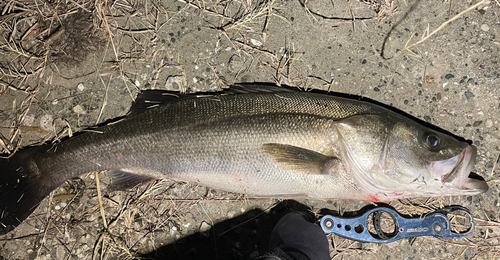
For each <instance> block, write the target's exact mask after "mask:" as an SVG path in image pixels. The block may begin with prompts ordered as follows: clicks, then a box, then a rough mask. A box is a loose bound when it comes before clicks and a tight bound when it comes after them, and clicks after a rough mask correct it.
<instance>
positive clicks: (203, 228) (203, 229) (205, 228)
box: [200, 221, 212, 237]
mask: <svg viewBox="0 0 500 260" xmlns="http://www.w3.org/2000/svg"><path fill="white" fill-rule="evenodd" d="M210 228H212V227H211V226H210V224H208V223H207V222H205V221H203V222H201V225H200V234H201V235H202V236H205V237H208V236H210V232H209V231H210Z"/></svg>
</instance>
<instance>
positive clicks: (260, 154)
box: [0, 84, 488, 234]
mask: <svg viewBox="0 0 500 260" xmlns="http://www.w3.org/2000/svg"><path fill="white" fill-rule="evenodd" d="M476 154H477V148H476V147H474V146H472V145H470V144H469V143H467V142H466V141H464V140H462V139H460V138H457V137H455V136H453V135H451V134H449V133H447V132H446V131H444V130H440V129H437V130H436V129H435V128H434V127H432V126H426V125H425V124H424V123H423V122H422V121H419V120H418V119H416V118H412V117H411V116H409V115H407V114H404V113H403V112H401V111H398V110H395V109H391V108H390V107H387V106H384V105H382V104H379V103H376V102H374V101H370V100H359V98H350V97H345V96H339V95H332V94H329V93H326V92H321V91H301V90H298V89H292V88H284V87H277V86H267V85H258V84H257V85H247V86H234V87H231V88H229V89H228V90H224V91H221V92H216V93H208V94H204V95H200V94H180V93H172V92H158V91H145V92H143V93H142V94H140V95H139V96H138V98H137V100H136V103H135V105H133V106H132V108H131V112H130V114H129V115H127V116H126V117H125V118H123V119H121V120H117V121H116V122H113V123H109V124H106V125H104V126H101V127H99V128H97V129H95V130H93V131H87V132H83V133H80V134H77V135H75V136H73V137H71V138H68V139H66V140H64V141H62V142H59V143H55V144H45V145H41V146H36V147H28V148H24V149H20V150H19V151H17V152H16V153H15V154H14V155H13V156H11V157H9V158H7V159H0V234H5V233H7V232H9V231H11V230H13V229H14V228H15V227H16V226H18V225H19V224H20V223H22V222H23V220H25V219H26V218H27V217H28V216H29V215H30V214H31V213H32V212H33V211H34V210H35V208H36V207H37V206H38V204H39V203H40V202H41V201H42V200H43V199H44V198H45V197H47V196H48V195H49V193H50V192H52V191H53V190H54V189H56V188H57V187H59V186H60V185H62V184H63V183H64V182H66V181H67V180H69V179H71V178H75V177H78V176H80V175H82V174H85V173H89V172H94V171H105V170H106V171H109V172H110V174H111V176H112V180H113V183H112V186H113V187H120V188H123V187H131V186H134V185H137V184H141V183H146V182H150V181H154V180H158V179H170V180H174V181H183V182H192V183H197V184H201V185H204V186H207V187H210V188H215V189H221V190H226V191H231V192H238V193H243V194H249V195H252V196H256V197H274V198H299V197H308V198H315V199H349V200H360V201H372V202H388V201H392V200H395V199H401V198H413V197H438V196H458V195H475V194H479V193H482V192H485V191H486V190H487V189H488V185H487V183H486V182H485V181H484V179H482V178H480V177H478V176H477V174H474V173H471V171H472V169H473V167H474V165H475V159H476Z"/></svg>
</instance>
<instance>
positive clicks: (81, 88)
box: [76, 83, 85, 91]
mask: <svg viewBox="0 0 500 260" xmlns="http://www.w3.org/2000/svg"><path fill="white" fill-rule="evenodd" d="M76 88H77V89H78V91H83V90H84V89H85V86H84V85H83V84H82V83H79V84H78V86H76Z"/></svg>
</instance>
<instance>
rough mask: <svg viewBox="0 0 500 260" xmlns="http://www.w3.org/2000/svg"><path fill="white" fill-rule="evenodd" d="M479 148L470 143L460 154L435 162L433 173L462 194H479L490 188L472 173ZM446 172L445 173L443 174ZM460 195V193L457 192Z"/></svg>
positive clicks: (432, 166)
mask: <svg viewBox="0 0 500 260" xmlns="http://www.w3.org/2000/svg"><path fill="white" fill-rule="evenodd" d="M476 155H477V148H476V147H474V146H470V145H468V146H467V147H466V148H465V149H464V150H463V151H462V152H461V153H460V154H459V155H457V156H455V157H452V158H450V159H448V160H443V161H438V162H433V163H432V164H431V168H432V170H433V173H435V174H436V175H438V176H442V177H441V182H442V183H443V184H444V185H445V186H447V187H449V188H452V189H454V190H458V191H459V193H462V194H479V193H483V192H485V191H487V190H488V184H486V182H485V181H484V180H483V179H478V178H480V177H479V176H478V175H477V174H475V173H472V172H471V171H472V168H474V165H475V163H476ZM443 173H444V174H443ZM457 195H458V194H457Z"/></svg>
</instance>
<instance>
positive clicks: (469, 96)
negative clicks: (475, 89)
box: [465, 91, 475, 99]
mask: <svg viewBox="0 0 500 260" xmlns="http://www.w3.org/2000/svg"><path fill="white" fill-rule="evenodd" d="M465 97H466V98H467V99H472V98H473V97H475V96H474V94H473V93H472V92H470V91H466V92H465Z"/></svg>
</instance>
